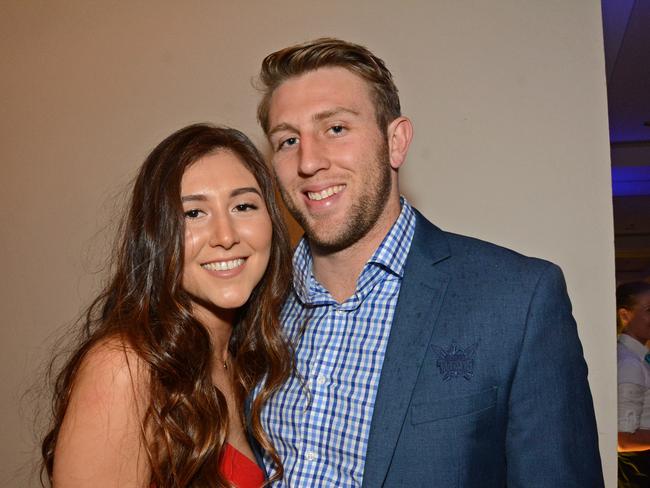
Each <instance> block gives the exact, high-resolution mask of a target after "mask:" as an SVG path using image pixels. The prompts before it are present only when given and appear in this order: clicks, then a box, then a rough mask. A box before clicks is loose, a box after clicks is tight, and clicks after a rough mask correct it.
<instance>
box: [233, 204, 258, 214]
mask: <svg viewBox="0 0 650 488" xmlns="http://www.w3.org/2000/svg"><path fill="white" fill-rule="evenodd" d="M233 210H234V211H235V212H248V211H250V210H257V205H255V204H254V203H240V204H239V205H235V208H234V209H233Z"/></svg>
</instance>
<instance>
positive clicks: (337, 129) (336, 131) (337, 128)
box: [330, 125, 345, 135]
mask: <svg viewBox="0 0 650 488" xmlns="http://www.w3.org/2000/svg"><path fill="white" fill-rule="evenodd" d="M330 130H331V131H332V132H333V133H334V134H335V135H339V134H342V133H343V131H344V130H345V127H343V126H342V125H334V126H332V127H330Z"/></svg>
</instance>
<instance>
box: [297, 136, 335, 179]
mask: <svg viewBox="0 0 650 488" xmlns="http://www.w3.org/2000/svg"><path fill="white" fill-rule="evenodd" d="M299 158H300V161H299V162H298V172H299V173H300V174H301V175H302V176H311V175H314V174H316V173H317V172H319V171H321V170H323V169H327V168H329V166H330V163H329V158H328V155H327V154H326V151H325V148H324V146H323V144H322V143H321V142H320V141H318V139H317V138H315V137H305V136H303V137H302V139H301V140H300V151H299Z"/></svg>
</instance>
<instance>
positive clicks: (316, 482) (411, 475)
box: [258, 39, 603, 488]
mask: <svg viewBox="0 0 650 488" xmlns="http://www.w3.org/2000/svg"><path fill="white" fill-rule="evenodd" d="M260 80H261V82H262V84H263V85H264V87H265V93H264V97H263V99H262V101H261V103H260V106H259V108H258V118H259V121H260V123H261V125H262V128H263V129H264V131H265V133H266V135H267V136H268V139H269V141H270V144H271V146H272V151H273V157H272V159H273V161H272V164H273V168H274V171H275V173H276V177H277V180H278V183H279V186H280V190H281V193H282V196H283V199H284V200H285V202H286V205H287V207H288V209H289V210H290V212H291V213H292V214H293V216H294V217H295V218H296V220H297V221H298V222H299V223H300V224H301V225H302V227H303V228H304V230H305V238H304V239H303V240H302V241H301V242H300V244H299V245H298V248H297V250H296V253H295V257H294V264H295V272H294V274H295V276H294V290H293V293H292V294H291V296H290V297H289V298H288V300H287V302H286V304H285V307H284V310H283V316H282V320H283V323H284V326H285V328H286V331H287V334H288V336H289V337H290V338H291V339H292V340H293V341H294V344H295V345H296V354H297V358H296V362H297V370H298V373H299V375H297V376H296V377H295V378H294V379H293V380H292V381H290V382H289V383H287V384H286V385H285V386H284V387H283V388H282V389H281V391H280V392H279V393H278V394H277V395H276V396H275V397H273V398H272V400H271V402H270V404H269V405H268V406H267V407H266V409H265V411H264V413H263V423H264V427H265V429H266V430H267V431H268V432H269V434H270V436H271V439H272V440H273V442H274V444H275V446H276V447H277V449H278V451H279V454H280V456H281V457H282V459H283V461H284V468H285V476H284V481H283V482H280V483H277V484H276V485H277V486H291V487H314V486H316V487H320V486H326V487H329V486H333V487H334V486H336V487H348V486H363V487H380V486H383V487H417V486H427V487H429V486H431V487H436V488H443V487H481V488H485V487H503V486H508V487H526V488H528V487H548V488H559V487H580V488H584V487H598V486H603V480H602V472H601V465H600V459H599V454H598V440H597V434H596V426H595V419H594V413H593V405H592V399H591V394H590V392H589V387H588V384H587V368H586V365H585V362H584V360H583V357H582V348H581V345H580V342H579V339H578V336H577V332H576V327H575V322H574V320H573V318H572V316H571V305H570V303H569V300H568V297H567V295H566V290H565V284H564V279H563V277H562V273H561V271H560V270H559V268H558V267H556V266H555V265H553V264H551V263H549V262H545V261H541V260H538V259H532V258H527V257H524V256H521V255H519V254H516V253H514V252H512V251H509V250H507V249H503V248H500V247H498V246H495V245H492V244H489V243H485V242H481V241H478V240H475V239H471V238H467V237H462V236H458V235H453V234H448V233H445V232H443V231H441V230H440V229H438V228H437V227H435V226H434V225H433V224H431V223H430V222H428V221H427V220H426V219H425V218H424V217H423V216H422V215H420V214H419V213H418V212H417V211H416V210H415V209H413V208H412V207H411V206H410V205H409V204H408V202H407V201H406V200H405V199H404V198H402V197H400V193H399V185H398V173H399V168H400V167H401V166H402V164H403V163H404V161H405V159H406V155H407V152H408V148H409V144H410V142H411V137H412V133H413V129H412V125H411V122H410V120H409V119H408V118H406V117H404V116H402V115H401V112H400V103H399V98H398V95H397V89H396V87H395V85H394V83H393V80H392V76H391V74H390V72H389V71H388V70H387V69H386V67H385V65H384V63H383V61H382V60H381V59H379V58H377V57H376V56H374V55H373V54H372V53H371V52H369V51H368V50H367V49H366V48H364V47H362V46H358V45H355V44H351V43H348V42H344V41H340V40H336V39H319V40H316V41H313V42H308V43H305V44H302V45H297V46H292V47H289V48H286V49H283V50H281V51H278V52H276V53H273V54H271V55H269V56H268V57H267V58H266V59H265V60H264V62H263V65H262V72H261V76H260Z"/></svg>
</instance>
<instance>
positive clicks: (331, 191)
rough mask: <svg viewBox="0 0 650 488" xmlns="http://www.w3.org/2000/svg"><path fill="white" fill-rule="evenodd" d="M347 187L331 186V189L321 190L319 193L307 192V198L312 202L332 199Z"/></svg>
mask: <svg viewBox="0 0 650 488" xmlns="http://www.w3.org/2000/svg"><path fill="white" fill-rule="evenodd" d="M344 187H345V185H337V186H330V187H329V188H325V189H324V190H321V191H319V192H315V191H308V192H307V197H308V198H309V199H310V200H322V199H323V198H327V197H331V196H332V195H335V194H336V193H338V192H340V191H341V190H342V189H343V188H344Z"/></svg>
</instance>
